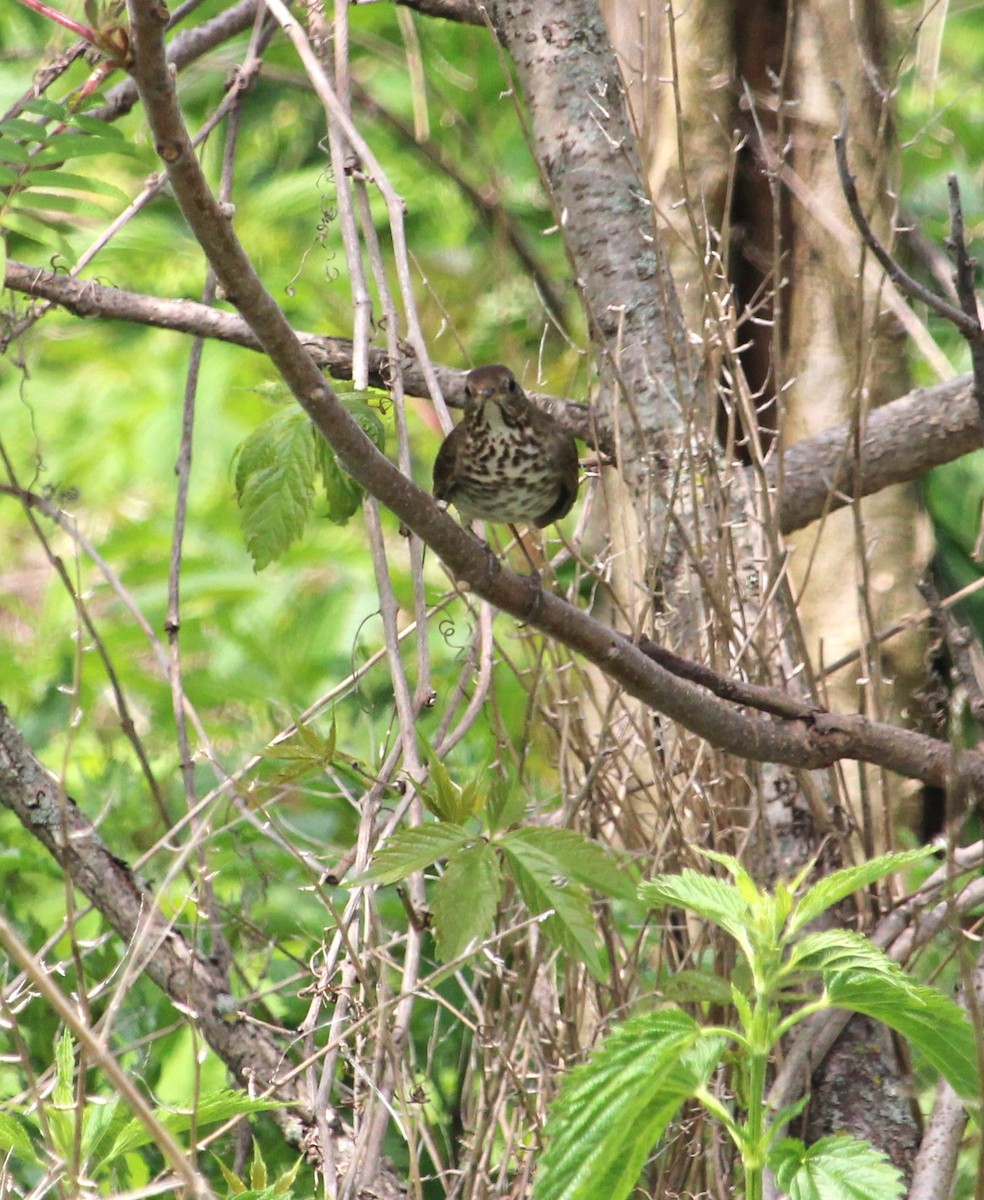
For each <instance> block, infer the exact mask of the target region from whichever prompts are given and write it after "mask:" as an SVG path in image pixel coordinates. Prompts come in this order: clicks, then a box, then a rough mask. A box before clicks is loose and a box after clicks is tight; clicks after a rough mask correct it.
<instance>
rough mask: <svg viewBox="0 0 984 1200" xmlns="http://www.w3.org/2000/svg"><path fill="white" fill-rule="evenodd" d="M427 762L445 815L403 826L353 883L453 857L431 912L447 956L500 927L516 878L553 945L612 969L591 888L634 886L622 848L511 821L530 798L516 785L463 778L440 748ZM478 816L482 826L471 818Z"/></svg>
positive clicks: (399, 876) (607, 890)
mask: <svg viewBox="0 0 984 1200" xmlns="http://www.w3.org/2000/svg"><path fill="white" fill-rule="evenodd" d="M429 767H430V780H429V786H428V787H427V788H425V789H424V790H423V793H422V794H423V796H424V800H425V803H426V804H427V806H428V808H429V809H430V810H431V811H432V812H433V813H434V814H435V815H436V816H437V817H438V820H437V821H434V822H429V823H427V824H423V825H417V826H414V827H413V828H410V829H404V830H401V831H399V832H397V833H395V834H394V835H393V836H392V837H391V838H390V839H389V841H388V842H387V843H386V845H385V846H383V847H382V849H381V850H379V851H378V853H377V854H376V856H375V858H374V860H373V863H372V866H371V867H370V868H369V869H368V870H367V871H365V872H364V873H363V874H362V875H360V876H359V877H358V878H356V879H354V880H353V881H352V884H351V886H353V887H361V886H365V885H367V884H393V883H398V882H399V881H401V880H403V879H406V878H407V876H408V875H412V874H413V873H414V872H415V871H423V870H426V869H427V868H428V867H432V866H434V865H435V864H436V863H438V862H441V861H442V860H446V864H445V867H444V870H443V871H442V872H441V873H440V874H439V875H438V876H437V878H436V879H435V880H434V883H433V887H432V891H431V920H432V923H433V928H434V935H435V940H436V943H437V952H438V955H439V956H440V958H441V960H442V961H444V962H450V961H451V960H452V959H456V958H458V957H460V956H462V955H465V954H467V953H468V952H469V951H470V950H471V951H474V949H476V948H477V947H478V946H479V945H480V944H481V943H482V942H483V941H485V940H486V939H487V938H488V937H489V936H490V935H491V934H492V932H493V929H494V926H495V921H496V916H497V914H498V912H499V908H500V904H501V903H502V900H503V897H504V896H505V894H506V890H507V887H508V886H509V885H512V886H513V887H514V888H515V889H516V891H518V893H519V896H520V897H521V899H522V903H523V906H524V907H525V908H526V910H527V912H528V913H529V915H530V916H531V917H535V918H538V919H539V920H540V921H541V922H542V927H543V931H544V933H545V934H546V935H547V937H548V938H549V940H550V941H551V942H552V943H553V945H554V946H555V947H556V948H557V949H559V950H562V951H564V952H565V953H566V954H569V955H570V956H571V958H573V959H574V960H576V961H577V962H581V963H583V964H584V965H585V966H586V967H587V968H588V970H589V971H591V973H592V974H593V975H594V976H595V978H597V979H605V978H606V977H607V969H606V967H605V965H604V964H603V962H602V959H601V955H600V953H599V948H598V936H597V929H596V923H595V920H594V918H593V916H592V911H591V892H592V891H596V892H600V893H601V894H602V895H604V896H614V897H620V898H622V899H632V898H633V897H634V896H635V886H634V884H633V882H632V879H631V877H630V875H629V874H628V872H627V871H626V870H625V869H624V868H623V867H622V866H620V865H619V863H618V862H617V860H616V859H615V857H614V855H613V854H611V853H610V852H609V851H608V850H605V849H604V848H603V847H602V846H600V845H599V844H598V843H597V842H593V841H591V840H590V839H589V838H587V837H584V836H583V835H582V834H580V833H577V832H575V831H573V830H570V829H555V828H552V827H548V826H543V825H525V826H519V827H518V828H510V826H512V825H514V823H515V822H517V821H518V820H519V819H520V817H521V816H522V813H523V811H524V809H525V807H526V799H525V796H524V795H523V793H522V791H521V790H520V788H519V787H518V786H516V785H514V786H512V787H511V788H510V787H507V786H504V785H502V786H499V787H498V788H497V789H496V788H493V789H491V792H490V793H487V792H485V791H483V787H482V783H481V780H482V776H481V775H478V776H476V777H474V778H473V779H471V780H470V781H469V782H468V783H467V784H465V785H464V786H463V787H459V786H458V785H457V784H455V783H454V782H453V781H452V779H451V777H450V775H449V774H448V771H447V769H446V767H445V766H444V764H443V763H441V762H440V760H439V759H438V758H437V757H436V756H435V755H433V754H430V755H429ZM479 816H481V817H482V818H483V821H484V828H483V829H481V830H476V829H475V828H474V822H472V824H471V826H469V825H468V824H466V822H469V821H470V820H471V818H475V817H479Z"/></svg>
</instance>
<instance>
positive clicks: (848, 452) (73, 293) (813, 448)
mask: <svg viewBox="0 0 984 1200" xmlns="http://www.w3.org/2000/svg"><path fill="white" fill-rule="evenodd" d="M6 286H7V287H8V288H10V289H11V290H12V291H16V292H21V293H23V294H25V295H28V296H36V297H38V298H39V299H44V300H50V301H52V302H53V303H55V304H58V305H60V306H61V307H62V308H65V309H67V310H68V311H69V312H71V313H74V314H75V315H76V316H79V317H99V318H102V319H106V320H117V321H128V322H131V323H135V324H140V325H149V326H152V327H154V328H157V329H173V330H175V331H176V332H179V333H188V334H192V335H193V336H195V337H206V338H215V339H217V340H218V341H223V342H229V343H230V344H232V345H236V346H244V347H245V348H246V349H249V350H256V351H260V352H262V350H263V347H262V345H261V344H260V341H259V339H258V338H257V336H256V335H255V334H254V333H253V332H252V330H251V329H250V327H249V325H247V323H246V322H245V321H244V320H243V318H242V317H239V316H236V315H235V314H233V313H228V312H223V311H222V310H221V309H217V308H209V307H208V306H206V305H204V304H198V303H196V302H194V301H192V300H161V299H158V298H157V297H153V296H144V295H140V294H138V293H136V292H127V291H124V290H122V289H120V288H112V287H106V286H105V285H103V284H98V283H91V282H88V281H86V280H80V279H73V278H71V277H69V276H67V275H62V274H59V273H57V272H54V271H42V270H39V269H37V268H35V267H30V266H27V265H26V264H24V263H20V262H15V261H13V260H9V261H8V263H7V273H6ZM296 337H297V339H298V342H299V343H300V344H301V345H303V346H304V347H305V349H306V350H307V351H308V353H309V354H310V355H311V358H312V359H313V360H314V361H315V362H316V363H317V364H318V366H319V367H321V368H322V369H323V370H325V371H327V372H328V374H329V375H330V376H331V377H332V378H333V379H344V380H349V379H351V378H352V343H351V341H350V340H349V339H348V338H332V337H325V336H322V335H318V334H313V333H297V334H296ZM399 366H400V369H401V370H402V372H403V384H404V387H405V389H406V391H407V392H408V393H409V394H410V395H414V396H426V395H427V385H426V380H425V379H424V374H423V371H422V370H421V369H420V367H419V366H418V365H417V363H416V361H415V360H414V359H413V358H412V357H411V356H410V355H409V354H408V355H407V356H406V357H405V358H404V359H403V360H402V361H401V362H400V364H399ZM434 369H435V371H436V373H437V377H438V381H439V383H440V386H441V391H442V392H443V394H444V398H445V401H446V402H447V403H448V404H449V405H450V406H451V407H453V408H461V407H462V406H463V404H464V379H465V372H464V371H458V370H456V369H454V368H452V367H445V366H436V365H435V368H434ZM392 371H393V364H392V363H391V361H390V359H389V358H388V356H387V354H386V352H385V351H383V350H378V349H375V348H370V350H369V382H370V384H371V385H372V386H373V387H378V388H384V389H385V388H388V387H389V386H390V380H391V377H392ZM531 397H532V399H533V400H534V401H535V402H536V403H537V404H538V405H539V407H541V408H542V409H544V411H546V412H549V413H551V415H552V416H554V417H555V418H556V419H557V420H558V421H559V422H560V424H561V425H563V427H564V428H565V429H569V430H570V431H571V432H572V433H573V434H574V435H575V436H576V437H579V438H581V440H582V441H585V442H587V443H588V444H589V445H599V443H600V448H601V449H603V450H604V449H607V443H606V442H605V441H604V440H603V439H599V437H598V435H597V431H596V430H595V427H594V422H593V420H592V414H591V411H590V409H588V408H587V407H586V406H585V405H583V404H578V403H576V402H575V401H573V400H566V399H563V398H561V397H559V396H549V395H547V394H545V393H531ZM854 437H855V430H854V429H853V427H852V426H851V425H850V424H848V423H845V424H843V425H835V426H833V427H832V428H830V429H826V430H824V431H823V432H822V433H818V434H814V435H813V436H812V437H809V438H805V439H804V440H803V441H801V442H797V443H796V444H795V445H793V446H790V447H789V448H788V449H787V450H786V451H785V454H784V457H783V467H784V473H783V476H782V479H781V481H780V479H779V475H778V469H777V467H776V465H775V463H774V462H773V463H772V464H770V465H769V466H768V467H767V468H766V478H767V480H768V483H769V486H770V487H775V488H777V489H778V490H779V492H780V503H779V520H780V524H781V527H782V531H783V533H790V532H792V531H793V530H794V529H802V528H803V527H804V526H806V525H809V524H810V522H811V521H815V520H817V519H818V518H819V517H821V516H823V514H824V513H826V512H832V511H834V510H835V509H838V508H843V507H844V506H845V505H847V504H851V503H852V502H853V501H854V500H855V499H856V498H857V497H859V496H870V495H873V494H874V493H876V492H880V491H881V490H882V489H883V488H886V487H890V486H891V485H892V484H896V483H906V482H908V481H910V480H912V479H917V478H919V476H921V475H923V474H924V473H925V472H926V471H929V470H931V469H932V468H933V467H938V466H941V465H942V464H943V463H947V462H952V461H953V460H954V459H955V458H959V457H960V456H961V455H962V454H967V453H969V452H970V451H971V450H976V449H977V448H978V447H979V446H980V431H979V426H978V424H977V409H976V406H975V401H974V385H973V379H972V378H971V376H969V375H962V376H960V378H958V379H953V380H948V381H947V382H946V383H941V384H937V385H936V386H934V387H931V388H917V389H916V390H915V391H912V392H909V393H908V395H905V396H902V397H900V398H899V399H898V400H894V401H892V403H891V404H886V405H884V406H883V407H881V408H879V409H877V410H875V411H874V412H872V413H870V414H869V415H868V419H867V421H866V422H865V426H864V430H863V433H862V436H861V439H860V446H859V447H858V451H857V454H855V449H854Z"/></svg>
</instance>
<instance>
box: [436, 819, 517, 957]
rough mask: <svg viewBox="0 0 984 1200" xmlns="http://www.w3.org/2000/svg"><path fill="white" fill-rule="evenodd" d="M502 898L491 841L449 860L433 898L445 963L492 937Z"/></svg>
mask: <svg viewBox="0 0 984 1200" xmlns="http://www.w3.org/2000/svg"><path fill="white" fill-rule="evenodd" d="M501 898H502V875H501V871H500V868H499V859H498V856H497V855H496V852H495V849H494V848H493V847H492V846H491V845H490V844H489V843H488V842H484V841H482V842H476V843H475V844H474V845H473V846H466V847H465V848H464V849H463V850H461V851H460V852H459V853H457V854H453V855H452V856H451V857H450V858H449V859H448V865H447V867H446V868H445V871H444V874H443V875H442V876H441V877H440V879H438V881H437V883H436V884H435V886H434V892H433V897H432V899H431V916H432V918H433V921H434V934H435V937H436V939H437V953H438V955H439V957H440V958H441V961H442V962H449V961H450V960H451V959H453V958H457V957H458V955H460V954H464V952H465V951H466V950H467V949H468V947H469V946H470V945H471V943H472V942H481V941H482V940H484V939H485V938H486V937H488V935H489V934H490V933H491V932H492V925H493V922H494V921H495V914H496V910H497V909H498V907H499V901H500V900H501Z"/></svg>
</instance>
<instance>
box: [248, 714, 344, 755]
mask: <svg viewBox="0 0 984 1200" xmlns="http://www.w3.org/2000/svg"><path fill="white" fill-rule="evenodd" d="M337 737H338V730H337V726H336V724H335V721H334V719H333V720H332V723H331V727H330V728H329V730H328V733H327V734H326V735H325V737H323V738H322V737H320V736H319V734H318V733H317V731H316V730H314V729H312V728H311V727H310V725H304V724H299V725H298V726H297V728H296V729H295V730H294V732H293V733H292V734H291V736H290V737H289V738H287V739H286V741H283V742H277V744H276V745H275V746H268V747H267V748H266V750H264V751H263V754H262V755H261V757H262V758H264V759H267V760H273V761H281V760H286V761H288V762H303V763H308V764H311V765H312V766H328V765H329V764H330V763H331V760H332V759H333V758H334V757H335V744H336V741H337Z"/></svg>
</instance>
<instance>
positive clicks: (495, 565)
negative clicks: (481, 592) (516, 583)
mask: <svg viewBox="0 0 984 1200" xmlns="http://www.w3.org/2000/svg"><path fill="white" fill-rule="evenodd" d="M463 528H464V529H466V530H467V531H468V533H470V534H471V536H472V537H473V538H474V539H475V541H476V542H481V544H482V545H483V546H484V547H485V562H486V566H487V568H488V574H487V575H486V584H487V585H488V586H489V587H491V585H492V580H493V579H495V576H496V572H497V571H501V570H502V563H501V562H499V556H498V555H497V554H496V552H495V551H494V550H493V549H492V547H491V546H490V545H489V543H488V541H487V539H486V538H484V537H482V535H481V534H480V533H478V531H477V530H476V529H475V526H474V525H473V524H472V523H471V521H466V522H465V524H464V526H463ZM483 531H484V527H483Z"/></svg>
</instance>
